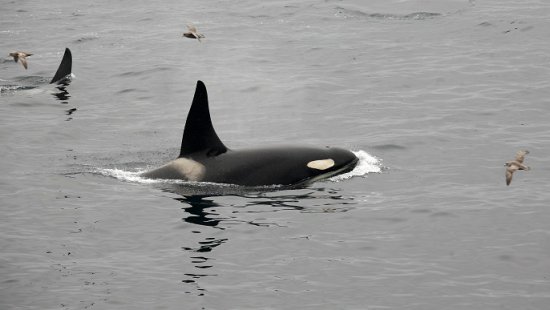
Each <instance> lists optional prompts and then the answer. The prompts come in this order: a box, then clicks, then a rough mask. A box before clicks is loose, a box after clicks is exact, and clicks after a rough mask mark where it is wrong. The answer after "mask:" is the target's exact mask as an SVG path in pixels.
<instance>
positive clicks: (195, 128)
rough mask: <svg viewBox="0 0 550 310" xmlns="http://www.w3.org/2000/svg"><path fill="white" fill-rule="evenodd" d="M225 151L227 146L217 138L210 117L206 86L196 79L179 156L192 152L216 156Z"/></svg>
mask: <svg viewBox="0 0 550 310" xmlns="http://www.w3.org/2000/svg"><path fill="white" fill-rule="evenodd" d="M225 152H227V147H225V145H223V143H222V141H221V140H220V138H218V135H217V134H216V131H215V130H214V126H213V125H212V120H211V119H210V110H209V108H208V94H207V92H206V86H204V83H203V82H202V81H197V87H196V89H195V96H194V97H193V103H192V104H191V109H190V110H189V114H187V121H186V122H185V129H184V130H183V138H182V139H181V149H180V155H179V157H185V156H188V155H190V154H193V153H206V155H207V156H217V155H220V154H223V153H225Z"/></svg>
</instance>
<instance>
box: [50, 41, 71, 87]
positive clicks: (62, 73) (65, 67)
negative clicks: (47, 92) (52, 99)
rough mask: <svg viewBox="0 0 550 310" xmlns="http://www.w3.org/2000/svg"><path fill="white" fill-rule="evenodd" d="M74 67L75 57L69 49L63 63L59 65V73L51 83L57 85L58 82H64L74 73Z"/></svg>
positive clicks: (66, 49)
mask: <svg viewBox="0 0 550 310" xmlns="http://www.w3.org/2000/svg"><path fill="white" fill-rule="evenodd" d="M72 67H73V56H72V54H71V50H70V49H68V48H65V54H64V55H63V59H62V60H61V63H60V64H59V68H57V72H55V75H54V77H53V79H52V81H51V82H50V84H52V83H57V82H63V81H64V80H65V78H66V77H67V75H70V74H71V73H72V72H71V70H72Z"/></svg>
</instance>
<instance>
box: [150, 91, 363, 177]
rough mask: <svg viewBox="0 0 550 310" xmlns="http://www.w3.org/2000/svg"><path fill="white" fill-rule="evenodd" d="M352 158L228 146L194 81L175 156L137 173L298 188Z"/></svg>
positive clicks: (347, 167)
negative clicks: (193, 90) (176, 156)
mask: <svg viewBox="0 0 550 310" xmlns="http://www.w3.org/2000/svg"><path fill="white" fill-rule="evenodd" d="M358 161H359V160H358V158H357V157H356V156H355V154H353V153H352V152H350V151H348V150H345V149H340V148H331V147H326V148H315V147H303V146H277V147H264V148H253V149H243V150H231V149H228V148H227V147H226V146H225V145H224V144H223V143H222V141H221V140H220V138H219V137H218V135H217V134H216V131H215V130H214V127H213V125H212V120H211V118H210V111H209V107H208V95H207V92H206V87H205V85H204V83H203V82H202V81H197V86H196V89H195V95H194V97H193V102H192V104H191V109H190V110H189V114H188V115H187V120H186V123H185V128H184V131H183V138H182V142H181V148H180V154H179V156H178V158H177V159H175V160H172V161H170V162H169V163H167V164H165V165H163V166H161V167H160V168H157V169H154V170H152V171H148V172H144V173H142V174H141V176H142V177H144V178H151V179H180V180H186V181H195V182H213V183H224V184H234V185H242V186H250V187H256V186H269V185H281V186H291V187H301V186H305V185H308V184H311V183H312V182H314V181H317V180H320V179H325V178H329V177H332V176H335V175H337V174H341V173H345V172H349V171H351V170H353V168H355V166H356V165H357V162H358Z"/></svg>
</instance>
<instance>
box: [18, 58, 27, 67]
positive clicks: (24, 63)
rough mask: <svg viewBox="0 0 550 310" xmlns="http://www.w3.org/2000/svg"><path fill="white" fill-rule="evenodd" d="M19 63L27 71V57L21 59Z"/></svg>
mask: <svg viewBox="0 0 550 310" xmlns="http://www.w3.org/2000/svg"><path fill="white" fill-rule="evenodd" d="M19 61H20V62H21V64H22V65H23V67H24V68H25V70H27V58H25V57H19Z"/></svg>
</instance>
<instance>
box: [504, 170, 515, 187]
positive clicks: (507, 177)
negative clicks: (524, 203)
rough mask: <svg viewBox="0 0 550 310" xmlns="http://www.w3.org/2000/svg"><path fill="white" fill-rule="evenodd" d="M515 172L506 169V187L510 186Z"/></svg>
mask: <svg viewBox="0 0 550 310" xmlns="http://www.w3.org/2000/svg"><path fill="white" fill-rule="evenodd" d="M514 171H515V170H513V169H510V168H508V169H506V185H510V183H511V182H512V174H513V173H514Z"/></svg>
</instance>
